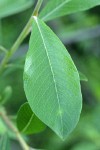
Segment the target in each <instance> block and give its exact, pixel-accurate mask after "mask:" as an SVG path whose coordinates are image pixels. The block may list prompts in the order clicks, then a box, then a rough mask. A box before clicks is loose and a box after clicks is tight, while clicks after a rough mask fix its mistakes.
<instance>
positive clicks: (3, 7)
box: [0, 0, 33, 18]
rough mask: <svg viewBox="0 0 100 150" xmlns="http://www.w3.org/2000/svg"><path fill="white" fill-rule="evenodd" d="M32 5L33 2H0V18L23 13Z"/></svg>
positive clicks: (28, 0)
mask: <svg viewBox="0 0 100 150" xmlns="http://www.w3.org/2000/svg"><path fill="white" fill-rule="evenodd" d="M32 4H33V0H0V18H4V17H7V16H9V15H12V14H16V13H18V12H21V11H24V10H25V9H27V8H29V7H31V6H32Z"/></svg>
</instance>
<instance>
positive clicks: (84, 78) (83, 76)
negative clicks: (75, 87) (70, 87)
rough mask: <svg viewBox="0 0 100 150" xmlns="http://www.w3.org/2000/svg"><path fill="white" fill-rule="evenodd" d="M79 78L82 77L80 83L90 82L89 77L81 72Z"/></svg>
mask: <svg viewBox="0 0 100 150" xmlns="http://www.w3.org/2000/svg"><path fill="white" fill-rule="evenodd" d="M79 77H80V81H88V79H87V77H86V76H85V75H84V74H83V73H82V72H80V71H79Z"/></svg>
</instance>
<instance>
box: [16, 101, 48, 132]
mask: <svg viewBox="0 0 100 150" xmlns="http://www.w3.org/2000/svg"><path fill="white" fill-rule="evenodd" d="M17 126H18V129H19V130H20V131H21V132H22V133H25V134H33V133H38V132H41V131H43V130H44V129H45V128H46V125H44V123H42V122H41V121H40V119H38V118H37V117H36V116H35V114H34V113H33V112H32V110H31V108H30V106H29V104H28V103H25V104H23V105H22V106H21V108H20V109H19V112H18V115H17Z"/></svg>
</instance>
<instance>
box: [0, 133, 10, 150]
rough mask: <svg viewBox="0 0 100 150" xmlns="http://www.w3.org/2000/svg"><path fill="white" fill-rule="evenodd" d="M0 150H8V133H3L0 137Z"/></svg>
mask: <svg viewBox="0 0 100 150" xmlns="http://www.w3.org/2000/svg"><path fill="white" fill-rule="evenodd" d="M0 150H10V143H9V137H8V134H7V133H5V134H4V135H3V136H2V137H1V139H0Z"/></svg>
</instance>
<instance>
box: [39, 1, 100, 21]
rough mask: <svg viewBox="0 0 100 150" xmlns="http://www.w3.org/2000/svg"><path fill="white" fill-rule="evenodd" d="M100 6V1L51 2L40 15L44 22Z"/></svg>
mask: <svg viewBox="0 0 100 150" xmlns="http://www.w3.org/2000/svg"><path fill="white" fill-rule="evenodd" d="M97 5H100V0H84V1H83V0H69V1H68V0H55V1H54V0H50V1H49V2H48V3H47V5H46V6H45V7H44V9H43V10H42V12H41V13H40V17H41V18H42V19H43V20H44V21H48V20H52V19H54V18H57V17H61V16H64V15H68V14H72V13H75V12H79V11H84V10H88V9H90V8H92V7H95V6H97Z"/></svg>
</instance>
